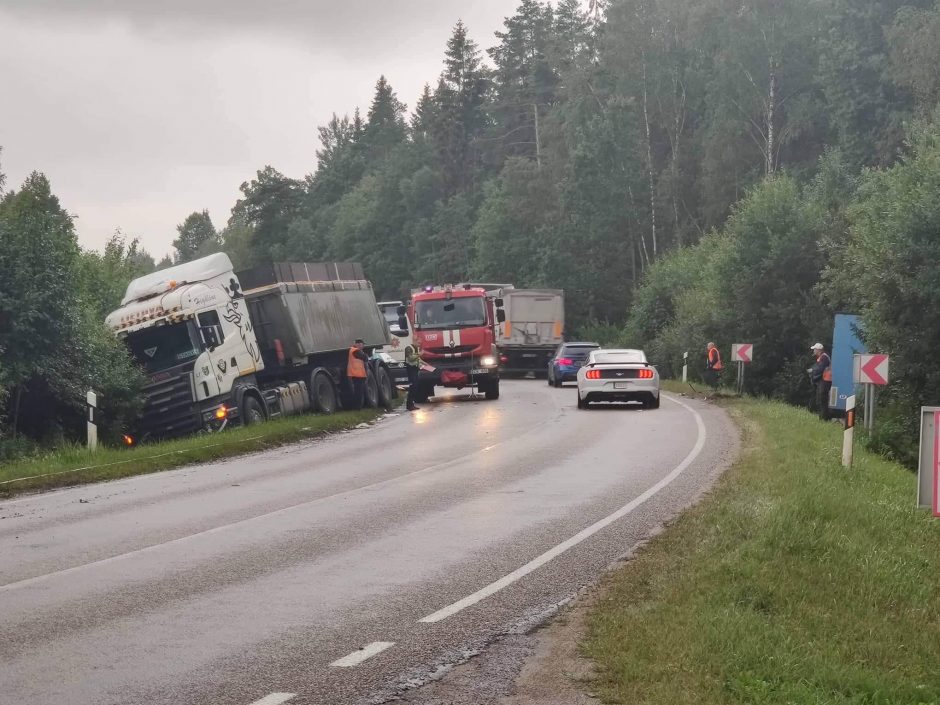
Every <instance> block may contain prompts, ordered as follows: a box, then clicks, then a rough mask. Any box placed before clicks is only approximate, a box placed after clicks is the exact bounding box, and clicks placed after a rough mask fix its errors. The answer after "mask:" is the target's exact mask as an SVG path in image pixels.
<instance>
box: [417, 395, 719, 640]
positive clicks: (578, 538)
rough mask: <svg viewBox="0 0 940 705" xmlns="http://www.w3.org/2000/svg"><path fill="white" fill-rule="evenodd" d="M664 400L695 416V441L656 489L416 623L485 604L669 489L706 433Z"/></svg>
mask: <svg viewBox="0 0 940 705" xmlns="http://www.w3.org/2000/svg"><path fill="white" fill-rule="evenodd" d="M663 396H664V398H666V399H668V400H669V401H671V402H673V403H674V404H678V405H679V406H681V407H683V408H684V409H685V410H686V411H689V412H690V413H691V414H692V415H693V416H695V423H696V425H697V426H698V439H697V440H696V442H695V446H694V447H693V448H692V450H691V451H690V452H689V454H688V455H687V456H685V459H684V460H683V461H682V462H681V463H679V464H678V465H677V466H676V467H675V468H674V469H673V470H672V472H670V473H669V474H668V475H666V476H665V477H664V478H663V479H661V480H660V481H659V482H657V483H656V484H655V485H653V486H652V487H650V488H649V489H648V490H646V492H644V493H643V494H641V495H640V496H639V497H637V498H636V499H633V500H631V501H630V502H629V503H627V504H625V505H624V506H622V507H621V508H620V509H618V510H617V511H615V512H614V513H613V514H610V515H608V516H606V517H604V518H603V519H601V520H600V521H597V522H595V523H593V524H591V525H590V526H589V527H587V528H586V529H584V530H583V531H581V532H579V533H577V534H575V535H574V536H572V537H571V538H570V539H568V540H567V541H564V542H563V543H560V544H558V545H557V546H555V547H554V548H551V549H549V550H548V551H546V552H545V553H543V554H542V555H541V556H538V557H537V558H535V559H533V560H531V561H529V562H528V563H526V564H525V565H524V566H522V567H521V568H517V569H516V570H514V571H513V572H511V573H509V575H505V576H503V577H502V578H500V579H499V580H497V581H495V582H492V583H490V584H489V585H487V586H486V587H484V588H482V589H481V590H477V591H476V592H475V593H473V594H472V595H468V596H467V597H465V598H463V599H462V600H459V601H457V602H455V603H453V604H452V605H448V606H447V607H444V608H443V609H440V610H438V611H437V612H435V613H434V614H429V615H428V616H427V617H424V618H422V619H419V620H418V621H419V622H423V623H425V624H433V623H435V622H440V621H443V620H445V619H447V618H448V617H453V616H454V615H455V614H457V613H458V612H461V611H463V610H465V609H467V608H468V607H472V606H473V605H475V604H477V603H478V602H481V601H483V600H485V599H486V598H487V597H490V596H491V595H494V594H495V593H497V592H499V591H500V590H502V589H503V588H505V587H509V586H510V585H512V584H513V583H515V582H517V581H518V580H520V579H522V578H524V577H525V576H526V575H528V574H529V573H531V572H533V571H535V570H538V569H539V568H541V567H542V566H543V565H545V564H546V563H548V562H550V561H552V560H554V559H555V558H557V557H558V556H560V555H561V554H562V553H564V552H565V551H567V550H568V549H570V548H574V547H575V546H577V545H578V544H579V543H581V542H582V541H585V540H586V539H589V538H590V537H591V536H593V535H594V534H596V533H597V532H598V531H600V530H601V529H604V528H606V527H608V526H610V525H611V524H613V523H614V522H615V521H617V520H618V519H622V518H623V517H625V516H626V515H627V514H629V513H630V512H632V511H633V510H634V509H636V508H637V507H639V506H640V505H641V504H643V503H644V502H646V501H647V500H649V499H650V498H652V497H654V496H655V495H656V494H657V493H658V492H660V491H661V490H662V489H663V488H665V487H666V486H667V485H669V484H670V483H671V482H672V481H673V480H675V479H676V478H677V477H679V475H681V474H682V473H683V472H684V471H685V470H686V469H687V468H688V467H689V466H690V465H691V464H692V463H693V462H695V459H696V458H697V457H698V456H699V454H700V453H701V452H702V449H703V448H704V447H705V439H706V438H707V433H706V431H705V422H704V421H702V417H701V415H700V414H699V413H698V412H697V411H696V410H695V409H693V408H692V407H691V406H689V405H688V404H686V403H684V402H681V401H679V400H678V399H673V398H672V397H666V396H665V395H663Z"/></svg>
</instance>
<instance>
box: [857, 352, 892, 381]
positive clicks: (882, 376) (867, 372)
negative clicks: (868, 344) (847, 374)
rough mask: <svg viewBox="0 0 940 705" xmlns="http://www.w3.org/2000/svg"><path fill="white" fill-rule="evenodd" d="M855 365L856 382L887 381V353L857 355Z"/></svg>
mask: <svg viewBox="0 0 940 705" xmlns="http://www.w3.org/2000/svg"><path fill="white" fill-rule="evenodd" d="M856 359H857V360H858V362H857V363H856V366H855V383H856V384H877V385H885V384H887V383H888V356H887V355H858V356H857V358H856Z"/></svg>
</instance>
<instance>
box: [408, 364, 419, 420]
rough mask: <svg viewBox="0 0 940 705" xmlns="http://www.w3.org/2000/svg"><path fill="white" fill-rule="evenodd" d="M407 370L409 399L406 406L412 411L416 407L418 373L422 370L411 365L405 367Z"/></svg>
mask: <svg viewBox="0 0 940 705" xmlns="http://www.w3.org/2000/svg"><path fill="white" fill-rule="evenodd" d="M405 369H406V370H407V371H408V399H407V400H406V404H405V406H407V407H408V408H409V409H410V408H411V407H412V406H414V405H415V394H416V393H417V391H418V373H419V371H420V370H418V368H417V367H413V366H411V365H405Z"/></svg>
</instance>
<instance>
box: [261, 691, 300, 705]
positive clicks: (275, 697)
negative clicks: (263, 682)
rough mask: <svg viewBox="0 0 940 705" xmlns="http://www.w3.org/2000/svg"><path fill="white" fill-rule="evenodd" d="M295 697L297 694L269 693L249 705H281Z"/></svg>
mask: <svg viewBox="0 0 940 705" xmlns="http://www.w3.org/2000/svg"><path fill="white" fill-rule="evenodd" d="M296 697H297V693H271V694H270V695H265V696H264V697H263V698H261V700H255V701H254V702H253V703H251V705H281V703H286V702H287V701H288V700H291V699H293V698H296Z"/></svg>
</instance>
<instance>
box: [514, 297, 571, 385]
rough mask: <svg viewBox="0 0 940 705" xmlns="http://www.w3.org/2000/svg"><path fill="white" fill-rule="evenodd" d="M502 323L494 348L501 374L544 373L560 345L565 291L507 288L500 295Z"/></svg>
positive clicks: (563, 323)
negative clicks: (503, 321)
mask: <svg viewBox="0 0 940 705" xmlns="http://www.w3.org/2000/svg"><path fill="white" fill-rule="evenodd" d="M503 301H504V306H505V310H506V321H505V323H503V324H502V327H501V335H500V337H499V341H498V345H499V352H500V354H501V355H502V357H503V372H504V373H505V374H517V375H519V374H527V373H529V372H534V373H535V375H536V376H537V377H538V376H542V375H545V374H547V372H546V370H547V369H548V363H549V361H550V360H551V359H552V356H553V355H554V354H555V351H556V350H557V349H558V346H559V345H561V344H562V342H564V332H565V292H564V291H562V290H561V289H508V290H506V291H504V293H503Z"/></svg>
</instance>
